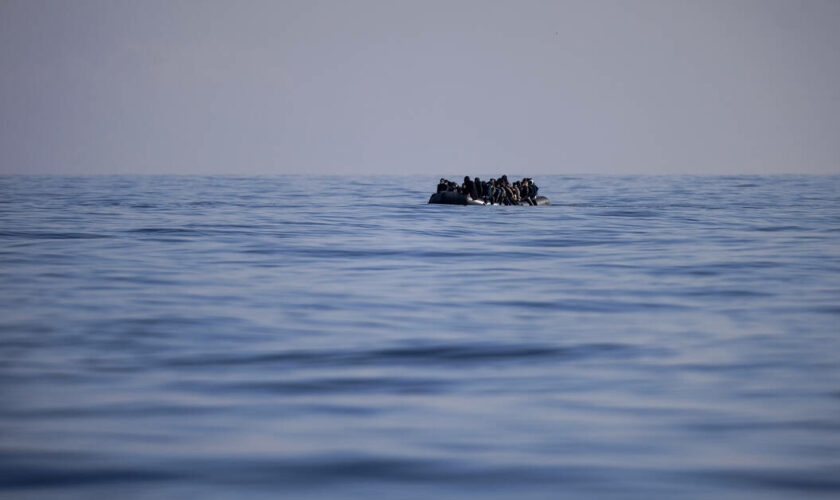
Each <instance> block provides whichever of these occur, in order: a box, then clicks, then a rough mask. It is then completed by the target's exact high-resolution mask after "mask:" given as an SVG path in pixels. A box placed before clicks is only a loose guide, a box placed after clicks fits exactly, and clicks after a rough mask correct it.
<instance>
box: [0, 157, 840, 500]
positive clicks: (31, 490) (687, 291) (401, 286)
mask: <svg viewBox="0 0 840 500" xmlns="http://www.w3.org/2000/svg"><path fill="white" fill-rule="evenodd" d="M467 173H468V174H471V175H472V173H470V172H467ZM508 174H510V175H509V177H510V178H514V177H516V178H519V177H522V176H525V175H528V174H529V173H528V172H521V173H519V175H514V174H516V172H509V173H508ZM460 175H461V176H463V173H461V174H460ZM440 177H441V175H440V174H436V175H428V176H359V177H353V176H344V177H341V176H306V175H302V176H263V177H238V176H176V175H171V176H170V175H164V176H80V177H62V176H25V175H24V176H2V177H0V497H2V498H4V499H5V498H13V499H18V498H22V499H29V498H32V499H67V498H91V499H114V498H120V499H160V498H164V499H166V498H173V499H174V498H178V499H180V498H201V499H229V498H257V499H260V498H266V499H268V498H271V499H276V498H288V499H369V498H387V499H428V498H444V499H456V500H457V499H467V498H469V499H473V498H480V499H491V500H492V499H516V500H531V499H582V498H587V499H651V498H663V499H665V498H667V499H672V498H680V499H711V498H714V499H721V498H726V499H762V500H765V499H791V498H797V499H798V498H838V496H840V176H799V175H788V176H597V175H582V176H538V175H530V177H534V180H535V182H536V184H537V185H538V186H539V187H540V191H539V193H540V194H541V195H545V196H547V197H548V198H549V199H550V200H551V203H552V204H551V206H545V207H542V206H541V207H527V206H526V207H521V206H447V205H429V204H427V201H428V199H429V196H430V194H431V193H432V192H433V191H434V190H435V188H436V185H437V182H438V179H439V178H440ZM447 177H449V178H451V179H454V180H459V179H460V177H459V176H458V175H456V174H449V175H447ZM479 177H481V178H485V179H487V178H490V177H495V175H493V174H491V175H480V173H479Z"/></svg>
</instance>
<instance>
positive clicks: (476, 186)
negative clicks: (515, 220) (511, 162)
mask: <svg viewBox="0 0 840 500" xmlns="http://www.w3.org/2000/svg"><path fill="white" fill-rule="evenodd" d="M539 189H540V188H538V187H537V185H536V184H534V181H533V179H531V178H529V177H525V178H524V179H522V180H521V181H514V182H513V183H510V182H508V178H507V175H503V176H501V177H499V178H498V179H490V180H489V181H486V182H485V181H483V180H481V179H479V178H478V177H476V178H475V179H470V177H469V176H466V177H464V182H463V183H462V184H461V185H458V184H457V183H456V182H452V181H450V180H447V179H443V178H441V180H440V183H439V184H438V187H437V192H438V193H440V192H443V191H455V192H457V193H461V194H463V195H465V196H468V197H469V198H472V199H473V200H478V201H483V202H484V203H486V204H488V205H536V204H537V200H536V198H537V191H539Z"/></svg>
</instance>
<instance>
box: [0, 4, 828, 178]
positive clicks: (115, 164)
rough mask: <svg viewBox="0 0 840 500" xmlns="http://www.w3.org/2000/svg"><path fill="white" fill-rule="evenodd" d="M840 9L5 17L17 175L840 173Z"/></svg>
mask: <svg viewBox="0 0 840 500" xmlns="http://www.w3.org/2000/svg"><path fill="white" fill-rule="evenodd" d="M838 139H840V1H837V0H696V1H683V0H632V1H631V0H626V1H611V0H581V1H575V0H569V1H564V0H550V1H534V0H518V1H513V0H511V1H493V0H475V1H472V0H445V1H437V0H416V1H403V0H391V1H387V0H380V1H372V0H344V1H340V0H335V1H318V0H304V1H282V0H270V1H260V0H237V1H235V0H228V1H217V0H201V1H198V0H196V1H178V0H163V1H160V0H73V1H64V0H50V1H45V0H0V173H4V174H9V173H32V174H146V173H148V174H160V173H176V174H244V175H252V174H267V175H272V174H342V175H360V174H429V175H438V174H442V173H458V174H461V175H463V174H468V175H475V174H479V175H480V174H482V173H496V172H502V171H517V172H522V173H525V174H528V175H539V174H579V173H596V174H709V175H716V174H776V173H794V174H796V173H807V174H826V173H828V174H840V140H838Z"/></svg>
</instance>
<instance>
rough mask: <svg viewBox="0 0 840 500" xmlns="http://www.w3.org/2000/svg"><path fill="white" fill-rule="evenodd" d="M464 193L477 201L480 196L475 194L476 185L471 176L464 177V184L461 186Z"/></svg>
mask: <svg viewBox="0 0 840 500" xmlns="http://www.w3.org/2000/svg"><path fill="white" fill-rule="evenodd" d="M461 189H462V190H463V193H464V194H465V195H467V196H469V197H470V198H472V199H474V200H477V199H478V194H477V193H476V192H475V183H474V182H473V181H471V180H470V176H465V177H464V183H463V184H462V185H461Z"/></svg>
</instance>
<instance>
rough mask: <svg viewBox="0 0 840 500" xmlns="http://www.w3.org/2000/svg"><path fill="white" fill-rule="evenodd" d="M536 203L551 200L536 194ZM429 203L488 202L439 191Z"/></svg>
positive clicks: (453, 192) (472, 203)
mask: <svg viewBox="0 0 840 500" xmlns="http://www.w3.org/2000/svg"><path fill="white" fill-rule="evenodd" d="M535 199H536V201H537V205H551V202H550V201H548V198H546V197H545V196H537V197H536V198H535ZM429 203H434V204H438V205H489V203H484V201H482V200H474V199H472V198H470V197H469V196H467V195H465V194H461V193H458V192H456V191H441V192H440V193H435V194H433V195H432V197H431V198H429ZM523 205H524V206H526V207H527V206H530V205H528V204H527V203H523Z"/></svg>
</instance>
